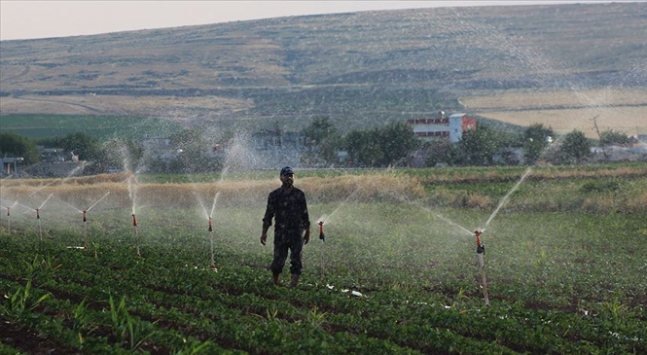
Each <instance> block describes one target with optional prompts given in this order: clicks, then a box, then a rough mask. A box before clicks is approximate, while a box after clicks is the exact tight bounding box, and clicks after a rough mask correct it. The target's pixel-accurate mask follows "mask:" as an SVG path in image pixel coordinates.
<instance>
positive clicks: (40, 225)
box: [36, 208, 43, 242]
mask: <svg viewBox="0 0 647 355" xmlns="http://www.w3.org/2000/svg"><path fill="white" fill-rule="evenodd" d="M36 219H37V220H38V234H39V235H40V241H41V242H42V241H43V225H42V224H41V222H40V208H36Z"/></svg>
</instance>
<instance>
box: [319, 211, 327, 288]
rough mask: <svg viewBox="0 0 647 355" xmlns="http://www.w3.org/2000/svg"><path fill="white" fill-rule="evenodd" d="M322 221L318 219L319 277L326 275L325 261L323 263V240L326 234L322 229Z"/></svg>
mask: <svg viewBox="0 0 647 355" xmlns="http://www.w3.org/2000/svg"><path fill="white" fill-rule="evenodd" d="M323 225H324V221H319V240H321V248H320V249H319V250H320V257H321V277H322V278H323V277H324V276H326V272H325V263H324V250H323V248H324V242H325V241H326V235H325V234H324V231H323Z"/></svg>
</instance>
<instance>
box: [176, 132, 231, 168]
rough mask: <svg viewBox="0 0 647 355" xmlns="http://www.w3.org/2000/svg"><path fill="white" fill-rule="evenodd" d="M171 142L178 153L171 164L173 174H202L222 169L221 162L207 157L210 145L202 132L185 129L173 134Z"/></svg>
mask: <svg viewBox="0 0 647 355" xmlns="http://www.w3.org/2000/svg"><path fill="white" fill-rule="evenodd" d="M169 141H170V144H171V146H173V147H174V148H175V149H176V152H177V153H178V154H177V156H176V158H175V160H173V161H172V162H171V164H170V170H171V171H172V172H177V173H202V172H208V171H213V170H217V169H219V168H220V162H217V161H216V160H214V159H209V157H207V155H206V153H207V151H208V146H209V145H208V144H207V141H206V139H205V138H204V136H203V135H202V132H200V131H198V130H193V129H185V130H182V131H179V132H176V133H174V134H172V135H171V136H170V137H169Z"/></svg>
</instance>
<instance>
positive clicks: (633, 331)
mask: <svg viewBox="0 0 647 355" xmlns="http://www.w3.org/2000/svg"><path fill="white" fill-rule="evenodd" d="M525 173H528V174H527V175H526V178H525V179H524V180H521V176H524V174H525ZM646 175H647V170H646V168H645V167H644V166H643V165H639V164H635V165H634V164H619V165H612V164H609V165H600V166H587V167H581V168H580V167H571V169H566V168H565V167H560V168H549V167H547V168H541V167H533V168H532V169H528V170H524V168H504V169H501V168H467V169H458V168H456V169H455V168H451V169H427V170H388V171H347V172H345V171H308V172H305V171H304V172H303V174H301V173H300V172H298V171H297V176H298V177H297V179H296V182H295V185H296V186H298V187H300V188H302V189H303V190H304V191H305V192H306V194H307V196H308V202H309V210H310V217H311V221H312V223H313V225H314V224H316V222H318V221H323V222H324V232H325V241H321V240H320V239H319V233H318V231H317V229H316V228H315V226H313V228H312V232H313V233H312V237H311V241H310V243H309V244H308V245H307V246H306V248H305V250H304V262H305V266H304V274H303V275H302V281H301V283H300V285H299V286H298V287H297V288H294V289H293V288H288V287H276V286H273V285H272V284H271V282H270V278H271V274H270V272H269V271H268V270H267V267H268V266H269V263H270V261H271V258H272V249H271V244H270V245H268V246H265V247H264V246H262V245H261V244H260V243H259V237H260V230H261V218H262V214H263V211H264V207H265V202H266V197H267V193H269V191H270V190H271V189H273V188H276V187H278V185H279V181H278V178H277V177H276V176H270V175H268V174H267V173H266V172H259V173H255V172H254V173H235V172H232V173H228V174H226V175H223V176H212V177H211V180H208V178H207V177H205V176H202V177H189V178H188V179H186V180H185V181H184V182H170V181H175V180H179V179H176V178H172V177H167V179H166V181H164V179H165V177H164V176H145V175H142V176H135V175H129V174H112V175H100V176H95V177H86V178H69V179H50V180H46V179H43V180H36V179H30V180H14V179H5V180H2V190H1V191H2V195H1V198H2V199H1V201H0V202H1V205H2V213H1V214H0V240H2V248H0V264H1V265H0V292H1V294H2V296H3V297H2V299H1V302H2V303H0V322H2V328H3V332H2V335H1V336H0V353H22V354H41V353H48V352H54V353H57V354H78V353H87V354H101V353H105V354H107V353H111V354H113V353H124V354H126V353H132V352H133V351H137V352H144V353H151V354H191V353H192V354H213V353H240V354H242V353H250V354H279V353H308V354H310V353H326V354H342V353H376V354H394V353H397V354H418V353H425V354H427V353H434V354H436V353H437V354H453V353H463V354H501V353H504V354H516V353H553V354H574V353H617V354H625V353H626V354H638V353H645V352H646V351H647V339H646V338H645V334H647V311H646V309H645V307H646V305H647V292H646V291H645V290H646V289H647V279H645V277H644V274H645V272H647V259H645V257H644V256H645V255H647V246H646V245H645V243H644V241H645V239H646V238H647V225H645V223H644V220H645V214H647V210H646V209H645V206H647V203H645V201H647V181H645V180H646V179H644V176H646ZM7 207H9V208H7ZM83 211H86V213H85V214H84V213H83ZM9 212H10V213H9ZM133 214H134V215H135V216H133ZM84 217H87V218H86V219H85V220H84ZM209 217H211V218H212V222H213V231H212V232H210V231H209V229H208V225H209ZM135 221H136V222H137V223H134V222H135ZM135 224H136V225H135ZM475 229H482V230H484V233H483V235H482V239H483V242H484V243H485V246H486V252H485V254H484V261H485V268H484V270H485V275H486V278H487V284H486V285H485V286H486V288H484V287H483V286H484V285H483V284H482V274H481V273H480V270H479V267H478V263H477V255H476V245H475V239H474V235H473V231H474V230H475ZM271 234H272V233H271V232H270V239H271V238H272V235H271ZM212 266H214V267H215V269H214V267H212ZM283 276H284V278H283V279H284V281H287V278H288V275H283ZM484 291H487V295H488V297H487V301H488V303H489V305H486V302H485V301H486V299H485V292H484Z"/></svg>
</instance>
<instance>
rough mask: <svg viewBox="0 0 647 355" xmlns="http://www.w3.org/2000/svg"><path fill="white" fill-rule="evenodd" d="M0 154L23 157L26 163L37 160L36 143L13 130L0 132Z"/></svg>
mask: <svg viewBox="0 0 647 355" xmlns="http://www.w3.org/2000/svg"><path fill="white" fill-rule="evenodd" d="M0 156H9V157H15V158H23V159H24V164H26V165H31V164H35V163H37V162H38V160H39V159H38V149H37V148H36V143H34V142H33V141H31V140H30V139H29V138H26V137H23V136H20V135H18V134H16V133H13V132H6V133H5V132H0Z"/></svg>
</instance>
